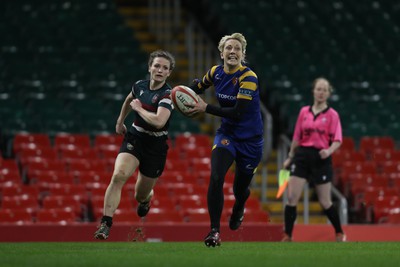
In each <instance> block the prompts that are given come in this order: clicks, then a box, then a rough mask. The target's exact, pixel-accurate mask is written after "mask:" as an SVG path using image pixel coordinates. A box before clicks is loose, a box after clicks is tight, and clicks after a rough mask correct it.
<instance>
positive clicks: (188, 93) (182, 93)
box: [171, 85, 199, 117]
mask: <svg viewBox="0 0 400 267" xmlns="http://www.w3.org/2000/svg"><path fill="white" fill-rule="evenodd" d="M171 99H172V102H173V103H174V107H175V108H176V109H177V110H178V111H179V112H181V113H182V114H183V115H185V116H187V117H193V115H192V116H191V115H189V114H187V112H188V111H190V109H191V108H190V107H188V106H186V104H195V103H198V102H199V96H198V95H197V94H196V93H195V92H194V91H193V90H192V89H190V88H189V87H187V86H184V85H177V86H175V87H174V88H173V89H172V91H171Z"/></svg>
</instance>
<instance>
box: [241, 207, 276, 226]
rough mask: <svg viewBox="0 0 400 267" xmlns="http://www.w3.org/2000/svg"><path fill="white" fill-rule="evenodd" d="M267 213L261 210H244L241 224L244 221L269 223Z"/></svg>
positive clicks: (244, 222)
mask: <svg viewBox="0 0 400 267" xmlns="http://www.w3.org/2000/svg"><path fill="white" fill-rule="evenodd" d="M269 221H270V218H269V214H268V213H267V212H266V211H263V210H248V209H247V208H246V210H245V212H244V220H243V224H246V223H264V224H265V223H269Z"/></svg>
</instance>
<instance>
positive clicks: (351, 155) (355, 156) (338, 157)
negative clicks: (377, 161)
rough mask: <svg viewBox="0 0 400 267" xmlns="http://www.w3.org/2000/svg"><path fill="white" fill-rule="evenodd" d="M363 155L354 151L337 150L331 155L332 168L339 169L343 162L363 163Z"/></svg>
mask: <svg viewBox="0 0 400 267" xmlns="http://www.w3.org/2000/svg"><path fill="white" fill-rule="evenodd" d="M365 160H366V157H365V154H364V153H362V152H360V151H354V150H339V151H336V152H335V153H333V154H332V161H333V167H334V168H341V167H342V166H343V164H344V163H345V162H348V161H351V162H362V161H365Z"/></svg>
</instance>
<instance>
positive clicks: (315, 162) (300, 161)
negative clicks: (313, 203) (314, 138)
mask: <svg viewBox="0 0 400 267" xmlns="http://www.w3.org/2000/svg"><path fill="white" fill-rule="evenodd" d="M319 151H320V149H316V148H314V147H298V148H297V149H296V153H295V154H294V157H293V160H292V163H291V165H290V175H291V176H297V177H300V178H304V179H307V180H308V181H309V182H311V183H313V184H324V183H328V182H332V177H333V171H332V157H328V158H326V159H321V156H320V155H319Z"/></svg>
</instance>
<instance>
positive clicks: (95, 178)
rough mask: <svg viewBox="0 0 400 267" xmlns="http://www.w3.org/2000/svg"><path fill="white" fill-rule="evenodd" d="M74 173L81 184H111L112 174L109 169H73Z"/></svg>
mask: <svg viewBox="0 0 400 267" xmlns="http://www.w3.org/2000/svg"><path fill="white" fill-rule="evenodd" d="M72 174H73V175H74V177H75V178H76V179H77V180H78V182H79V183H80V184H83V185H85V186H90V185H89V184H91V183H100V184H107V185H108V184H109V183H110V180H111V176H112V174H111V173H110V172H107V171H73V172H72Z"/></svg>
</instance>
